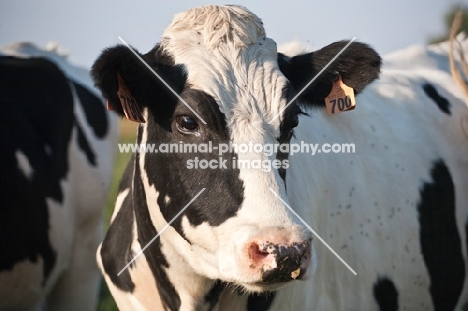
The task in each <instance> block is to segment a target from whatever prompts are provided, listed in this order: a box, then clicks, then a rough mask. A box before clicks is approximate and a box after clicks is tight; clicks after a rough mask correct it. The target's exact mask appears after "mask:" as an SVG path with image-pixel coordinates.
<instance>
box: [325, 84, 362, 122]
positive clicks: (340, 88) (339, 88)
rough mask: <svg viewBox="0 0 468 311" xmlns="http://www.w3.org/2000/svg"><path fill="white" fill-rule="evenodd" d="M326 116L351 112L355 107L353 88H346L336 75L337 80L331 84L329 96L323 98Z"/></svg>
mask: <svg viewBox="0 0 468 311" xmlns="http://www.w3.org/2000/svg"><path fill="white" fill-rule="evenodd" d="M325 107H326V108H327V114H329V115H330V114H335V113H338V112H342V111H347V110H353V109H354V108H355V107H356V98H355V97H354V90H353V88H351V87H349V86H347V85H346V84H344V83H343V81H342V80H341V75H338V80H336V82H334V83H333V86H332V89H331V91H330V94H328V96H327V97H325Z"/></svg>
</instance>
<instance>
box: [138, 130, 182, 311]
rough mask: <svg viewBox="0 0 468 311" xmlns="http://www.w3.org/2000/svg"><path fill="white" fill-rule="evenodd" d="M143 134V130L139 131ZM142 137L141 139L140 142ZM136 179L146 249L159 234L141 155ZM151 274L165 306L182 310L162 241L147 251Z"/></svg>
mask: <svg viewBox="0 0 468 311" xmlns="http://www.w3.org/2000/svg"><path fill="white" fill-rule="evenodd" d="M139 132H141V130H139ZM140 140H141V137H139V141H140ZM134 176H135V179H134V180H133V200H134V212H135V219H136V223H137V234H138V241H139V242H140V245H141V246H142V248H143V247H145V246H146V245H147V244H148V243H149V242H150V241H151V240H152V239H153V238H154V237H155V236H156V235H157V234H158V232H157V231H156V228H155V227H154V225H153V223H152V222H151V217H150V213H149V210H148V209H149V208H150V207H149V206H148V204H147V202H146V195H145V189H144V186H143V183H142V181H141V179H140V178H139V177H138V176H141V171H140V166H139V154H136V155H135V175H134ZM145 257H146V259H147V261H148V265H149V267H150V270H151V273H152V274H153V276H154V279H155V283H156V286H157V288H158V291H159V295H160V297H161V301H162V303H163V304H164V306H165V307H166V308H167V309H169V310H179V309H180V304H181V301H180V297H179V294H178V293H177V291H176V289H175V287H174V284H172V283H171V281H170V280H169V278H168V276H167V274H166V271H165V269H167V268H169V262H168V261H167V258H166V257H165V256H164V254H163V253H162V250H161V240H160V239H159V238H157V239H155V240H154V241H153V242H152V243H151V244H149V246H148V247H147V248H146V250H145Z"/></svg>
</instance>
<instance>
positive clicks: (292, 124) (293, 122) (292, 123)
mask: <svg viewBox="0 0 468 311" xmlns="http://www.w3.org/2000/svg"><path fill="white" fill-rule="evenodd" d="M298 125H299V115H298V114H296V115H295V116H294V118H293V119H292V122H291V126H292V128H295V127H297V126H298Z"/></svg>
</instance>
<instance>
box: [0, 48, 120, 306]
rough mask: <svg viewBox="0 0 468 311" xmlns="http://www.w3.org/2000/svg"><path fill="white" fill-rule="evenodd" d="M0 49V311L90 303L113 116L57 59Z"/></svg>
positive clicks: (80, 76)
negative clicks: (0, 190) (0, 133)
mask: <svg viewBox="0 0 468 311" xmlns="http://www.w3.org/2000/svg"><path fill="white" fill-rule="evenodd" d="M1 53H2V56H1V57H0V105H1V106H0V107H1V108H0V109H1V114H0V129H1V132H2V135H1V140H0V153H1V162H0V163H1V167H0V188H1V189H2V195H1V199H0V250H1V251H0V310H44V309H47V310H77V311H78V310H80V311H81V310H94V309H95V308H96V303H97V296H98V291H99V284H100V273H99V269H98V267H97V264H96V262H95V258H96V257H95V252H96V249H97V247H98V245H99V243H100V241H102V236H103V228H102V212H103V210H104V206H105V204H106V200H107V191H108V189H109V185H110V179H111V174H112V167H113V159H114V154H115V144H116V141H117V118H116V117H115V116H113V115H110V114H108V113H107V111H106V110H105V107H104V103H103V101H102V100H101V99H100V97H99V94H97V93H96V92H95V90H94V89H93V86H92V80H91V77H90V76H89V71H86V70H84V69H80V68H77V67H74V66H71V65H70V64H69V63H68V62H67V60H66V58H65V57H63V56H60V55H58V54H57V53H55V52H53V51H46V50H41V49H38V48H36V47H35V46H33V45H31V44H28V43H16V44H12V45H9V46H4V47H2V49H1Z"/></svg>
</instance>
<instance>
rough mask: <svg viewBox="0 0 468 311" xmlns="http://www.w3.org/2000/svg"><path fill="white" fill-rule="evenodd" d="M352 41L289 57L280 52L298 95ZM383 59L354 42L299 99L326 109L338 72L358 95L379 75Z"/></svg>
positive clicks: (280, 65) (282, 64)
mask: <svg viewBox="0 0 468 311" xmlns="http://www.w3.org/2000/svg"><path fill="white" fill-rule="evenodd" d="M348 43H349V41H339V42H334V43H332V44H330V45H328V46H326V47H324V48H322V49H320V50H318V51H315V52H312V53H307V54H302V55H297V56H293V57H287V56H285V55H283V54H281V53H278V64H279V67H280V69H281V71H282V72H283V74H284V75H285V76H286V78H288V79H289V81H290V82H291V84H292V85H293V86H294V88H295V89H296V91H297V92H299V91H300V90H302V88H303V87H304V86H306V85H307V83H309V82H310V81H311V80H312V79H313V78H314V77H315V76H316V75H317V74H318V73H319V72H320V71H321V70H322V69H323V68H324V67H325V65H326V64H327V63H328V62H329V61H330V60H332V59H333V57H335V56H336V55H337V54H338V53H339V52H340V51H341V49H343V48H344V47H345V46H346V44H348ZM381 64H382V60H381V58H380V56H379V54H377V52H375V51H374V50H373V49H372V48H371V47H369V46H368V45H367V44H364V43H360V42H353V43H351V44H350V45H349V46H348V47H347V48H346V49H345V50H344V51H343V52H342V53H341V54H340V56H338V58H337V59H335V60H334V61H333V62H332V63H331V64H330V66H328V67H327V69H325V71H324V72H323V73H321V74H320V75H319V76H318V77H317V78H316V79H315V80H314V82H312V84H311V85H310V86H309V87H307V89H306V90H304V92H303V93H302V94H301V95H300V96H299V99H300V100H301V101H303V102H306V103H308V104H310V105H317V106H325V102H324V99H325V97H327V96H328V94H329V93H330V91H331V88H332V85H333V81H335V79H336V74H335V73H336V72H338V73H339V74H340V75H341V77H342V79H343V82H344V83H345V84H346V85H348V86H350V87H352V88H353V89H354V92H355V94H356V95H357V94H359V93H360V92H361V91H362V90H363V89H364V88H365V87H366V86H367V85H368V84H370V83H371V82H372V81H374V80H375V79H377V78H378V77H379V74H380V66H381Z"/></svg>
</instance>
